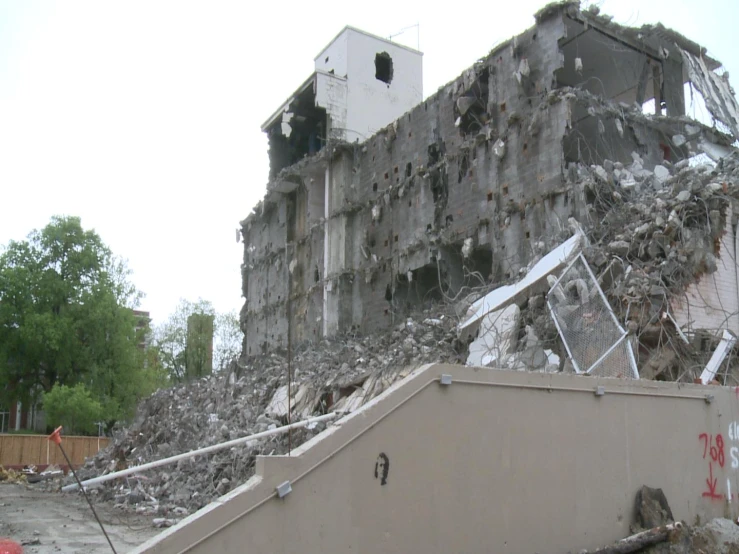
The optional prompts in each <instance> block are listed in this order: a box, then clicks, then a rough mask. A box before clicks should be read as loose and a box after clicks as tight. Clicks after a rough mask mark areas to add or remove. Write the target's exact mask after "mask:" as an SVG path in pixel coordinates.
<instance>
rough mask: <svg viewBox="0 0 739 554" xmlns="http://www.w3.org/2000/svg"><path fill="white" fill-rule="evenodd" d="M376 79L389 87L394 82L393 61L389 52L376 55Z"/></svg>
mask: <svg viewBox="0 0 739 554" xmlns="http://www.w3.org/2000/svg"><path fill="white" fill-rule="evenodd" d="M375 79H377V80H378V81H382V82H383V83H386V84H388V85H389V84H390V82H391V81H392V80H393V59H392V58H391V57H390V54H388V53H387V52H380V53H379V54H376V55H375Z"/></svg>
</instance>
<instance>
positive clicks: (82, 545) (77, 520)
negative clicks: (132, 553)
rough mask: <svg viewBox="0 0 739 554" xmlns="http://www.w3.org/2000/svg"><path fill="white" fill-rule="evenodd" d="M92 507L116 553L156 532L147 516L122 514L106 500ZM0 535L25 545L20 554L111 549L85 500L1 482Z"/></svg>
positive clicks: (88, 552)
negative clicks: (106, 502) (22, 552)
mask: <svg viewBox="0 0 739 554" xmlns="http://www.w3.org/2000/svg"><path fill="white" fill-rule="evenodd" d="M95 509H96V510H97V511H98V514H99V515H100V518H101V520H102V522H103V525H105V528H106V530H107V532H108V535H109V536H110V538H111V540H112V541H113V546H115V548H116V551H117V552H118V554H123V553H124V552H128V551H129V550H131V549H132V548H134V547H135V546H137V545H139V544H140V543H142V542H144V541H145V540H146V539H148V538H149V537H151V536H153V535H155V534H156V533H157V532H158V531H159V529H155V528H154V527H153V526H152V523H151V518H150V517H142V516H138V515H136V514H128V513H124V512H122V511H121V510H119V509H116V508H113V507H112V505H109V504H97V505H95ZM0 537H9V538H10V539H12V540H14V541H16V542H19V543H21V544H25V545H24V547H23V548H24V554H52V553H54V554H60V553H61V554H78V553H79V554H82V553H85V554H97V553H103V552H105V553H109V552H111V549H110V546H109V545H108V543H107V541H106V540H105V537H104V536H103V534H102V532H101V531H100V527H99V526H98V524H97V522H96V521H95V518H94V517H93V515H92V512H91V511H90V508H89V506H88V505H87V503H86V502H85V500H84V498H82V497H80V496H77V495H62V494H58V493H49V492H43V491H39V490H34V489H33V488H31V486H30V485H20V484H7V483H3V484H0ZM33 543H37V544H33Z"/></svg>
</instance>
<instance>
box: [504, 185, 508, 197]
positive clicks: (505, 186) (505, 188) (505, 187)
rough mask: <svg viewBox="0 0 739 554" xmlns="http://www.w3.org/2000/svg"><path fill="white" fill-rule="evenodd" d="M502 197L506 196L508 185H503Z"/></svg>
mask: <svg viewBox="0 0 739 554" xmlns="http://www.w3.org/2000/svg"><path fill="white" fill-rule="evenodd" d="M503 196H508V185H503Z"/></svg>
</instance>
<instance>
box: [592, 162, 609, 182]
mask: <svg viewBox="0 0 739 554" xmlns="http://www.w3.org/2000/svg"><path fill="white" fill-rule="evenodd" d="M595 175H596V176H597V177H598V178H599V179H600V180H601V181H603V182H604V183H607V182H608V172H607V171H606V170H605V169H603V167H601V166H599V165H596V166H595Z"/></svg>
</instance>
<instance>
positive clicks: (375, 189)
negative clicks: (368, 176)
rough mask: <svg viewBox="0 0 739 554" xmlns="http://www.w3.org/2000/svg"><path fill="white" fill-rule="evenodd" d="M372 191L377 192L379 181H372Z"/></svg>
mask: <svg viewBox="0 0 739 554" xmlns="http://www.w3.org/2000/svg"><path fill="white" fill-rule="evenodd" d="M372 191H373V192H377V183H372Z"/></svg>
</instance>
